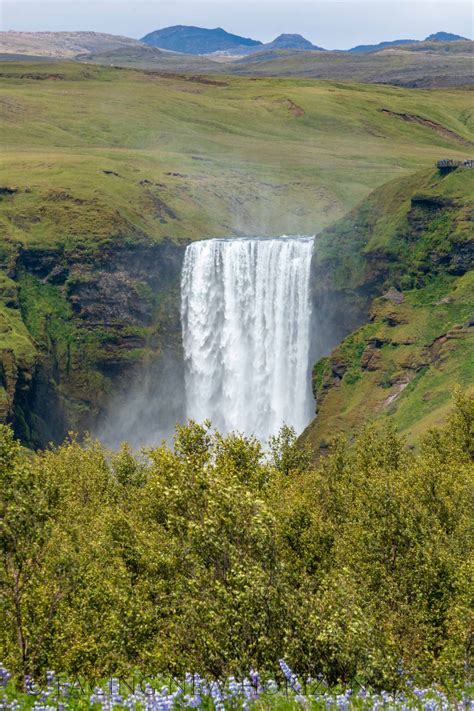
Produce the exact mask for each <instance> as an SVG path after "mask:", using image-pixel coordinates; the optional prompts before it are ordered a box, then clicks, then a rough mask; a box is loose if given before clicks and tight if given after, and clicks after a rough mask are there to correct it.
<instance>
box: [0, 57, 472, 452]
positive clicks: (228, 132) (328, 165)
mask: <svg viewBox="0 0 474 711" xmlns="http://www.w3.org/2000/svg"><path fill="white" fill-rule="evenodd" d="M0 87H1V92H2V93H1V99H0V129H1V131H0V137H1V138H0V140H1V144H0V147H1V161H2V163H1V171H0V230H1V233H2V241H1V245H0V266H1V269H2V275H3V276H2V279H3V281H2V289H1V294H0V303H1V320H0V336H1V341H0V347H1V353H2V356H1V360H2V371H1V373H0V374H1V378H0V384H1V392H2V395H1V398H0V404H1V409H0V416H1V418H2V419H6V418H8V417H10V418H11V417H13V418H14V419H16V421H17V422H19V423H21V427H20V428H19V429H18V430H17V432H18V433H19V434H20V435H21V436H22V437H23V439H26V440H29V439H32V440H34V432H35V431H39V430H41V431H44V434H43V435H42V438H43V440H41V438H40V440H35V441H44V438H47V437H49V436H56V435H55V432H57V431H58V430H57V429H55V428H54V427H53V429H51V427H50V428H49V429H46V430H44V427H43V424H42V423H40V422H37V421H36V420H35V421H34V422H31V421H26V420H25V418H28V417H30V419H31V413H32V412H34V405H33V404H32V402H31V397H33V396H32V394H31V393H32V392H34V393H35V395H34V398H35V401H36V402H37V403H38V417H39V416H40V412H41V411H42V412H45V411H48V412H53V411H54V412H56V413H58V418H59V420H61V421H63V422H65V423H66V424H65V425H64V427H66V426H69V427H74V428H82V427H83V426H85V425H89V424H90V423H91V422H93V420H94V418H95V417H97V416H98V414H99V413H100V412H101V410H102V409H103V407H104V404H105V402H106V401H107V399H108V397H109V395H110V394H111V393H113V392H114V391H115V390H116V388H117V382H118V380H120V379H122V381H123V380H124V381H127V380H129V379H130V372H131V370H130V369H132V370H133V369H134V368H136V367H142V365H143V363H144V362H148V361H155V360H156V359H159V358H160V357H161V355H162V353H163V352H164V350H165V349H166V348H167V347H168V346H169V344H170V343H173V344H175V345H174V346H173V347H176V348H177V347H178V346H176V343H177V342H178V340H179V338H178V335H179V334H178V332H179V318H178V311H177V305H176V304H177V299H176V289H177V284H178V281H177V280H178V276H179V264H180V250H182V248H183V247H184V245H185V244H187V243H188V241H189V240H191V239H202V238H206V237H213V236H221V235H241V234H251V235H253V234H262V235H269V234H282V233H290V234H291V233H306V234H308V233H309V234H312V233H316V232H318V231H319V230H320V229H321V228H324V227H325V226H327V225H330V224H331V223H333V222H334V221H335V220H336V219H337V218H339V217H341V216H342V215H343V214H345V213H346V212H347V210H349V209H350V208H352V207H353V206H354V205H355V204H357V203H358V202H359V201H360V200H361V199H363V198H364V197H366V196H367V195H368V194H369V192H370V191H371V190H372V189H373V188H375V187H377V186H379V185H381V184H382V183H385V182H386V181H387V180H389V179H390V178H394V177H397V176H408V175H409V174H410V173H411V172H413V171H414V170H417V169H420V168H426V167H427V166H430V165H432V164H433V162H434V161H435V160H436V159H438V158H440V157H445V156H448V157H453V158H464V157H465V155H466V152H467V151H468V150H469V147H470V146H471V145H472V144H471V143H470V141H471V139H472V125H473V119H472V117H471V107H470V95H469V93H468V92H462V91H458V90H456V91H417V92H412V91H407V90H402V89H398V88H394V87H390V88H389V87H378V86H369V85H357V84H351V83H346V84H342V83H327V82H314V81H303V80H301V81H295V80H287V79H249V78H235V77H234V78H229V77H218V78H206V77H202V76H201V77H196V76H180V75H178V76H174V75H173V76H170V75H159V74H154V73H147V72H141V71H134V70H119V69H114V68H109V67H107V68H106V67H98V66H92V65H87V66H85V65H81V64H77V63H72V62H71V63H68V62H64V63H54V64H52V63H46V64H35V63H32V62H28V63H21V62H19V63H15V62H4V63H3V64H1V65H0ZM169 274H171V275H172V277H171V278H169V277H168V276H167V275H169ZM45 402H46V403H47V407H45V405H44V403H45ZM15 408H16V409H15ZM15 413H16V414H15ZM35 417H36V415H35ZM59 431H61V428H60V429H59ZM25 433H26V434H25Z"/></svg>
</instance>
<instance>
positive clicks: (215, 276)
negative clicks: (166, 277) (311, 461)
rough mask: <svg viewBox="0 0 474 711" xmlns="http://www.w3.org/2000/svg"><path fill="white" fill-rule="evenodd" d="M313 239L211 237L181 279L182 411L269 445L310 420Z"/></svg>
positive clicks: (193, 252)
mask: <svg viewBox="0 0 474 711" xmlns="http://www.w3.org/2000/svg"><path fill="white" fill-rule="evenodd" d="M313 242H314V238H313V237H279V238H276V239H267V238H242V239H240V238H239V239H211V240H206V241H203V242H194V243H193V244H191V245H189V246H188V247H187V249H186V253H185V257H184V264H183V270H182V276H181V323H182V331H183V346H184V358H185V390H186V415H187V417H188V418H192V419H194V420H197V421H198V422H202V421H203V420H205V419H210V420H211V421H212V423H213V425H214V426H215V427H216V428H217V429H219V430H220V431H221V432H223V433H227V432H230V431H232V430H238V431H240V432H244V433H245V434H255V435H256V436H257V437H259V438H260V439H262V440H263V439H266V438H267V437H268V436H269V435H271V434H275V433H276V432H277V431H278V430H279V428H280V427H281V425H282V424H283V423H286V424H288V425H291V426H293V427H294V428H295V430H296V431H297V432H298V433H299V432H301V431H302V430H303V428H304V427H305V426H306V424H307V423H308V421H309V419H310V417H311V410H312V400H311V394H310V382H309V377H308V365H309V363H308V360H309V343H310V312H311V301H310V294H309V281H310V265H311V254H312V249H313Z"/></svg>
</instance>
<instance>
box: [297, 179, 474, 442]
mask: <svg viewBox="0 0 474 711" xmlns="http://www.w3.org/2000/svg"><path fill="white" fill-rule="evenodd" d="M473 196H474V170H472V169H468V168H459V169H458V170H456V171H454V172H452V173H450V174H448V175H446V176H441V175H440V174H439V173H438V172H437V171H436V172H434V171H428V172H425V173H421V174H415V175H413V176H410V178H408V179H403V180H396V181H392V182H391V183H388V184H387V185H384V186H383V187H382V188H379V189H378V190H376V191H375V192H374V193H373V194H372V195H371V196H370V197H369V198H368V199H367V200H366V201H365V202H364V203H363V204H362V205H361V206H360V207H359V208H358V209H356V210H354V211H353V212H352V213H350V214H349V215H348V216H346V217H345V218H344V219H343V220H341V221H340V222H338V223H337V224H336V225H334V226H332V227H331V228H328V229H327V230H326V231H323V232H322V233H321V235H319V237H318V241H317V246H316V254H315V257H316V259H315V266H314V271H315V274H314V279H315V280H316V282H317V284H318V285H319V286H318V288H319V290H320V292H319V293H320V294H321V297H320V298H323V295H324V299H325V300H326V302H327V299H328V296H327V291H328V290H329V291H331V290H332V292H333V296H334V301H333V304H336V302H338V303H337V306H335V307H334V310H333V312H332V313H329V314H326V319H327V322H328V324H329V323H331V322H333V321H334V320H335V319H336V318H337V313H338V312H339V313H340V311H341V310H343V308H344V304H350V305H351V308H352V309H353V308H354V304H355V303H358V304H359V308H360V311H359V315H361V314H363V311H364V306H365V305H369V308H370V313H369V318H368V322H367V323H365V325H363V326H361V327H360V328H359V329H356V330H354V331H353V332H352V333H351V334H350V335H349V336H348V337H346V338H344V339H343V340H342V342H341V343H340V344H339V345H338V346H337V347H336V348H335V350H334V351H333V352H332V353H331V355H330V356H326V357H323V358H322V359H321V360H319V361H318V363H317V364H316V365H315V367H314V371H313V389H314V394H315V397H316V402H317V416H316V418H315V419H314V420H313V422H312V424H311V425H310V426H309V427H308V429H307V430H306V432H305V435H304V437H305V438H306V439H307V440H308V441H310V442H311V444H312V445H313V446H314V448H315V449H316V450H317V449H318V448H319V449H321V448H322V449H324V448H325V447H326V446H327V444H328V443H329V442H330V441H331V439H332V438H333V437H334V435H336V434H338V433H342V432H344V433H354V432H356V431H357V430H358V429H359V428H360V427H361V426H362V425H363V423H365V422H366V421H367V420H369V419H376V420H384V419H386V418H387V417H388V416H389V417H390V419H391V420H392V422H393V423H394V424H395V426H396V427H397V428H398V429H399V431H401V432H403V433H405V434H407V435H408V437H409V441H414V440H416V439H417V436H418V435H419V434H420V432H423V431H425V430H426V429H427V428H428V427H429V426H431V425H433V424H439V423H440V422H442V421H443V419H444V417H445V416H446V413H447V412H448V410H449V407H450V403H451V400H452V395H453V391H454V389H455V387H456V385H459V386H461V387H462V389H463V390H465V391H470V392H472V391H473V390H474V359H473V357H472V356H473V352H474V271H473V268H474V237H473V235H474V229H473V228H474V199H473ZM321 281H323V283H321ZM377 294H379V295H380V294H382V295H381V296H379V298H376V299H375V300H374V301H373V302H372V303H370V299H371V296H373V295H377ZM317 299H318V297H316V301H317ZM330 309H331V303H330V304H329V310H330ZM353 313H354V312H353ZM323 326H324V324H323ZM347 330H349V329H348V328H347V326H346V332H347ZM336 340H337V338H336Z"/></svg>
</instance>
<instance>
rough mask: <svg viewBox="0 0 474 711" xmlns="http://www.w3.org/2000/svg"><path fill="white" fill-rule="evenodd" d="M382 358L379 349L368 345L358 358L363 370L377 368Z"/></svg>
mask: <svg viewBox="0 0 474 711" xmlns="http://www.w3.org/2000/svg"><path fill="white" fill-rule="evenodd" d="M381 360H382V354H381V353H380V351H378V350H375V349H374V348H371V347H370V346H369V347H367V348H366V349H365V351H364V352H363V353H362V356H361V359H360V366H361V368H362V369H363V370H369V371H374V370H378V369H379V366H380V362H381Z"/></svg>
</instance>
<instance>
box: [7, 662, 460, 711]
mask: <svg viewBox="0 0 474 711" xmlns="http://www.w3.org/2000/svg"><path fill="white" fill-rule="evenodd" d="M278 671H279V674H278V676H277V678H278V681H277V680H275V678H273V677H271V678H270V677H268V678H266V677H261V676H260V674H259V673H258V672H256V671H251V672H250V673H249V674H248V676H245V677H243V678H241V679H236V678H235V677H234V676H231V677H228V678H227V679H225V678H223V679H209V678H207V679H206V678H203V677H201V676H200V675H199V674H185V675H184V677H183V678H176V677H174V678H173V677H168V678H167V677H155V678H151V679H140V680H138V679H137V677H135V678H132V677H130V678H128V679H126V680H120V679H119V678H117V677H112V678H110V679H108V680H107V681H103V682H102V683H99V684H91V683H90V682H89V683H87V682H84V681H82V682H81V681H74V682H71V681H68V679H67V677H66V678H65V677H61V676H57V675H56V674H55V672H52V671H48V672H46V675H45V682H44V683H40V684H38V683H36V682H35V681H33V679H31V677H28V678H27V680H26V683H25V687H24V688H21V687H20V686H19V685H18V684H15V682H14V681H12V680H11V674H10V673H9V672H8V671H7V670H6V669H5V667H3V666H2V665H0V708H1V709H3V710H4V711H6V710H7V709H8V710H10V711H17V709H20V708H22V709H29V708H33V709H41V711H52V710H53V709H57V708H60V709H88V708H96V709H100V708H102V709H112V708H128V709H137V710H138V709H140V710H141V709H143V710H146V711H168V709H183V708H197V709H220V710H221V711H223V710H224V709H225V708H232V709H248V708H255V709H268V708H277V709H282V710H283V709H290V708H302V707H303V708H305V709H314V710H315V711H316V709H320V710H321V711H322V710H323V709H328V708H338V709H344V711H346V710H347V709H349V708H351V709H379V708H387V706H388V707H389V708H390V709H401V710H402V711H406V710H407V709H424V710H425V711H438V709H439V711H444V709H448V708H450V707H455V708H463V709H464V708H465V709H469V708H472V705H471V695H472V691H473V688H472V686H470V685H466V686H465V687H464V688H463V689H454V690H453V689H451V690H450V691H449V692H448V693H446V692H445V691H443V690H442V689H440V688H439V687H436V686H432V687H430V688H426V689H422V688H419V687H417V686H414V685H413V683H412V682H411V681H410V680H409V679H406V680H405V684H406V688H405V689H404V690H403V691H397V692H391V693H390V692H387V691H381V692H376V691H374V690H373V689H370V688H366V687H364V686H361V687H359V688H356V689H351V688H346V689H343V688H341V687H332V688H330V687H328V685H327V683H326V681H325V679H324V678H323V677H322V676H321V675H319V677H318V678H317V679H313V678H311V677H308V678H307V679H305V680H304V681H303V683H301V682H300V680H299V679H298V676H297V675H296V674H294V673H293V672H292V670H291V669H290V667H289V666H288V665H287V664H286V662H285V661H284V660H283V659H280V669H279V670H278Z"/></svg>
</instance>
